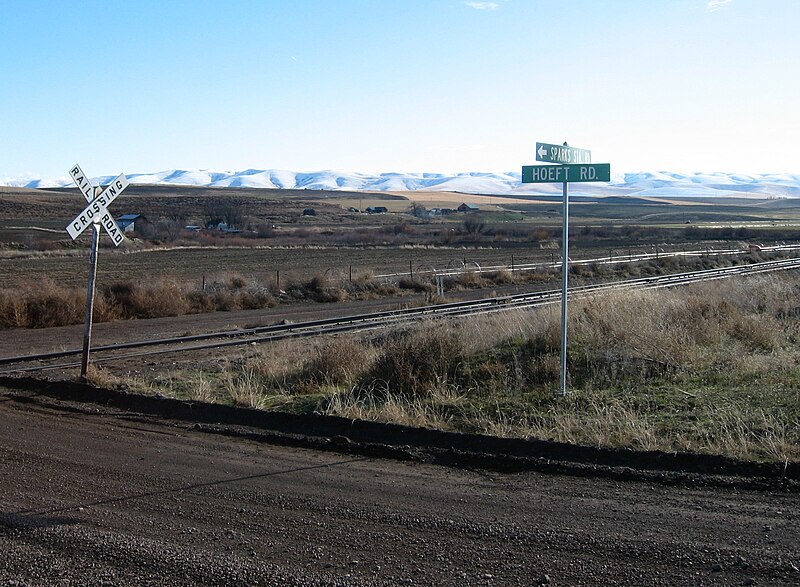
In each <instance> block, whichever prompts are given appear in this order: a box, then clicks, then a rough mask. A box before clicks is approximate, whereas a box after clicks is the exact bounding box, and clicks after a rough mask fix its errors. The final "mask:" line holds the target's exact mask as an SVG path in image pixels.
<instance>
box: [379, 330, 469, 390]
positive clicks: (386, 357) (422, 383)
mask: <svg viewBox="0 0 800 587" xmlns="http://www.w3.org/2000/svg"><path fill="white" fill-rule="evenodd" d="M463 350H464V346H463V342H462V339H461V337H460V336H459V335H458V334H457V333H456V332H455V331H454V330H453V329H450V328H442V327H441V325H440V324H425V325H422V326H419V327H417V328H412V329H409V330H404V331H399V332H396V333H394V334H392V335H390V337H389V338H388V340H387V341H386V342H385V344H384V345H383V346H382V348H380V349H379V355H378V358H377V359H376V361H375V365H374V367H373V369H372V370H371V371H370V373H369V379H371V380H372V381H370V382H369V384H370V385H372V384H373V383H374V380H378V381H381V382H384V383H385V384H386V386H387V389H388V391H390V392H391V393H394V394H399V395H403V396H407V397H416V396H424V395H428V394H429V393H430V392H431V388H432V387H434V386H436V385H442V384H444V383H446V382H447V381H448V380H450V379H453V377H454V376H455V373H456V369H457V368H458V365H459V363H460V362H461V360H462V355H463Z"/></svg>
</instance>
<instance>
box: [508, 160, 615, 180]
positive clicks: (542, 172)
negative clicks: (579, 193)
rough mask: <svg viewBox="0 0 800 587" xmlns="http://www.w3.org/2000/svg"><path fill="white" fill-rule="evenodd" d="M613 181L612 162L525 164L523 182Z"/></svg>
mask: <svg viewBox="0 0 800 587" xmlns="http://www.w3.org/2000/svg"><path fill="white" fill-rule="evenodd" d="M581 181H582V182H587V181H611V164H610V163H592V164H589V165H523V166H522V183H564V182H581Z"/></svg>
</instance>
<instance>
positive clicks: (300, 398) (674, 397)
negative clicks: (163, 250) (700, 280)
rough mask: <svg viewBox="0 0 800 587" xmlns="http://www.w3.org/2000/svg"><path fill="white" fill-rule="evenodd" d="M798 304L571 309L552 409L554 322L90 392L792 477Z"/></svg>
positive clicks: (412, 332) (391, 338) (738, 301)
mask: <svg viewBox="0 0 800 587" xmlns="http://www.w3.org/2000/svg"><path fill="white" fill-rule="evenodd" d="M798 294H800V275H799V274H798V273H793V274H789V275H770V276H757V277H749V278H736V279H728V280H724V281H722V282H715V283H714V284H698V285H693V286H690V287H686V288H677V289H672V290H654V291H627V292H623V293H613V294H607V295H602V296H597V297H593V298H588V299H581V300H576V301H575V302H574V303H573V304H571V306H570V317H569V320H570V345H569V373H570V392H569V394H568V395H567V396H566V397H558V396H557V395H555V394H554V392H555V390H556V389H557V386H558V378H559V354H558V353H559V350H558V349H559V342H558V340H559V325H558V324H559V310H558V308H557V307H556V306H553V307H548V308H544V309H534V310H526V311H516V312H512V313H503V314H499V315H492V316H491V317H482V318H468V319H462V320H457V321H447V322H428V323H422V324H418V325H416V326H414V327H408V328H405V329H402V330H398V331H394V332H390V333H381V334H378V335H369V336H367V335H363V336H356V335H340V336H335V337H329V338H325V339H317V340H313V341H306V340H304V341H296V340H295V341H284V342H280V343H275V344H270V345H266V346H264V347H261V348H259V349H255V350H247V351H242V352H239V353H237V354H236V355H233V356H230V357H228V359H227V360H226V361H224V362H223V363H220V362H219V361H215V362H214V363H213V364H207V365H206V366H205V367H204V368H201V369H197V368H192V370H191V371H190V372H183V371H181V370H180V369H175V370H173V371H170V372H167V373H164V372H161V373H160V374H159V375H158V377H157V378H156V379H153V378H148V377H147V376H146V375H143V374H142V373H139V374H138V375H136V374H131V373H128V374H125V375H122V374H114V373H112V372H110V371H105V370H100V371H95V373H94V375H93V377H94V378H95V381H96V382H98V383H101V384H106V385H113V384H119V383H120V382H121V381H123V380H124V381H125V384H126V385H129V386H132V387H133V388H134V389H135V390H138V391H143V392H145V393H161V394H166V395H169V396H174V397H179V398H183V399H190V400H198V401H208V402H223V403H233V404H238V405H245V406H249V407H255V408H259V409H269V410H284V411H290V412H320V413H326V414H335V415H340V416H345V417H349V418H359V419H371V420H379V421H389V422H399V423H404V424H409V425H414V426H425V427H432V428H439V429H444V430H456V431H468V432H480V433H487V434H493V435H500V436H508V437H522V438H540V439H551V440H557V441H563V442H571V443H577V444H585V445H592V446H609V447H626V448H631V449H636V450H643V449H644V450H664V451H693V452H701V453H710V454H722V455H727V456H731V457H736V458H739V459H745V460H757V461H772V462H779V463H784V462H790V461H791V462H795V461H797V460H800V342H798V341H800V336H798V335H800V329H799V328H798V324H799V323H798V321H797V316H798V315H799V314H800V306H798V304H797V302H796V301H795V300H797V299H800V298H799V297H798ZM478 333H479V335H477V334H478ZM131 382H133V383H131Z"/></svg>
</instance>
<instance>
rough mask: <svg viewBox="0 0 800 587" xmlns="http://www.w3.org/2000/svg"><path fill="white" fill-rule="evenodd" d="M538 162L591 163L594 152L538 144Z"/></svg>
mask: <svg viewBox="0 0 800 587" xmlns="http://www.w3.org/2000/svg"><path fill="white" fill-rule="evenodd" d="M536 160H537V161H543V162H545V163H564V164H570V163H591V162H592V152H591V151H589V150H588V149H576V148H575V147H565V146H564V145H551V144H549V143H536Z"/></svg>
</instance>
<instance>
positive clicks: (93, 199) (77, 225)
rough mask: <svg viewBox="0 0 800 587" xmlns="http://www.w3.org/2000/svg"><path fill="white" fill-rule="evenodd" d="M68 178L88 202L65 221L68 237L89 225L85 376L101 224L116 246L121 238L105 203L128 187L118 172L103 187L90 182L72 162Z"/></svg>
mask: <svg viewBox="0 0 800 587" xmlns="http://www.w3.org/2000/svg"><path fill="white" fill-rule="evenodd" d="M69 175H70V177H72V181H74V182H75V185H76V186H78V189H79V190H81V193H82V194H83V197H84V198H86V201H87V202H88V205H87V206H86V207H85V208H84V209H83V210H82V211H81V213H80V214H78V215H77V216H76V217H75V218H74V219H73V220H72V222H70V223H69V224H68V225H67V233H69V235H70V236H71V237H72V240H75V239H76V238H78V237H79V236H80V235H81V233H82V232H83V231H84V230H86V229H87V228H88V227H89V226H91V227H92V248H91V249H90V253H89V282H88V284H87V286H86V320H85V328H84V331H83V358H82V359H81V378H82V379H86V377H87V376H88V372H89V352H90V350H91V346H92V314H93V309H94V282H95V279H96V277H97V250H98V245H99V242H100V227H101V226H102V227H103V228H105V230H106V232H107V233H108V236H110V237H111V240H112V241H114V244H115V245H116V246H119V245H120V243H122V241H124V240H125V235H123V234H122V230H120V228H119V226H118V225H117V222H116V220H114V217H113V216H111V212H109V211H108V206H109V204H111V202H113V201H114V200H116V199H117V197H119V195H120V194H121V193H122V192H123V190H124V189H125V188H126V187H128V178H127V177H125V174H124V173H121V174H119V176H118V177H116V178H115V179H114V181H112V182H111V183H110V184H109V185H108V186H106V188H105V189H104V190H101V189H100V188H99V187H95V186H94V185H92V182H91V181H89V178H88V177H87V176H86V174H85V173H84V172H83V169H81V166H80V165H77V164H75V165H73V166H72V169H70V170H69Z"/></svg>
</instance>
